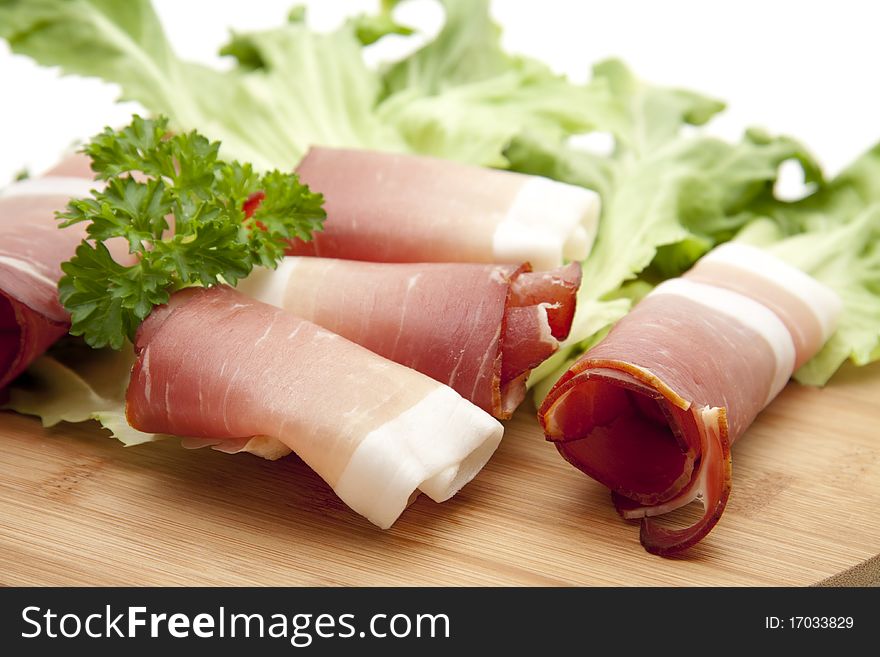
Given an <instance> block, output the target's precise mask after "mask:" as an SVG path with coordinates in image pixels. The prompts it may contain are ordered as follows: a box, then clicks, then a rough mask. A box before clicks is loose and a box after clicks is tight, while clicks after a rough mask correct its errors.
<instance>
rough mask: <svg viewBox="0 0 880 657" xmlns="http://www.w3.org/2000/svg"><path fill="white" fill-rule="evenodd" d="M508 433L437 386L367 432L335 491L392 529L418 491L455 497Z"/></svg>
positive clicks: (438, 497)
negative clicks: (393, 416) (402, 457)
mask: <svg viewBox="0 0 880 657" xmlns="http://www.w3.org/2000/svg"><path fill="white" fill-rule="evenodd" d="M438 428H439V431H438ZM503 430H504V429H503V427H502V426H501V423H500V422H498V421H497V420H495V419H494V418H493V417H492V416H490V415H489V414H488V413H485V412H484V411H481V410H480V409H479V408H477V407H476V406H474V405H473V404H471V403H470V402H468V401H467V400H465V399H464V398H462V397H461V396H460V395H459V394H458V393H457V392H455V391H454V390H452V388H449V387H447V386H444V385H442V384H437V387H436V388H435V389H434V390H433V391H432V392H430V393H429V394H428V395H427V396H426V397H424V398H423V399H422V400H421V401H420V402H418V403H417V404H415V405H414V406H412V407H410V408H409V409H408V410H406V411H404V412H403V413H401V414H400V415H398V416H397V417H396V418H393V419H391V420H389V421H387V422H386V423H385V424H383V425H381V426H380V427H378V428H376V429H374V430H373V431H371V432H370V433H369V434H367V436H366V437H365V438H364V439H363V440H362V441H361V442H360V444H359V445H358V446H357V448H356V449H355V451H354V454H353V455H352V457H351V459H350V460H349V462H348V465H347V466H346V467H345V469H344V470H343V472H342V474H341V475H340V477H339V480H338V481H337V482H336V486H335V487H334V490H335V491H336V494H337V495H339V497H340V498H342V500H343V501H344V502H345V503H346V504H348V505H349V506H350V507H351V508H353V509H354V510H355V511H357V512H358V513H360V514H362V515H363V516H365V517H366V518H367V519H369V520H370V521H371V522H373V523H375V524H376V525H378V526H379V527H382V528H383V529H387V528H388V527H390V526H391V525H392V524H393V523H394V521H395V520H396V519H397V517H398V516H399V515H400V514H401V513H402V512H403V510H404V509H405V508H406V506H407V504H408V502H409V499H410V497H411V495H412V494H413V492H414V491H416V490H417V489H418V490H421V491H422V492H424V493H425V494H426V495H428V497H430V498H431V499H432V500H434V501H435V502H444V501H446V500H448V499H449V498H450V497H452V496H453V495H455V493H457V492H458V491H459V490H460V489H461V487H462V486H464V485H465V484H466V483H467V482H469V481H470V480H471V479H473V477H474V476H475V475H476V474H477V473H478V472H479V471H480V470H481V469H482V468H483V466H484V465H485V464H486V462H487V461H488V460H489V457H491V456H492V454H493V453H494V452H495V449H496V448H497V447H498V445H499V443H500V442H501V435H502V433H503ZM438 434H439V435H438ZM294 451H296V452H297V453H298V454H299V455H300V456H301V457H302V458H303V460H305V461H306V462H308V459H307V458H306V456H304V455H303V454H302V453H300V451H299V450H294ZM389 454H394V455H402V456H404V459H403V460H402V461H400V460H399V459H395V458H389ZM377 482H381V490H378V491H377Z"/></svg>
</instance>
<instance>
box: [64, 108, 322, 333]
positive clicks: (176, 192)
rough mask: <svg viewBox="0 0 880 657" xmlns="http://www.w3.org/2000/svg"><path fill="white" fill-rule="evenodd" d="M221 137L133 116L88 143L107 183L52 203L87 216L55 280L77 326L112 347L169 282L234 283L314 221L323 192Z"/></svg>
mask: <svg viewBox="0 0 880 657" xmlns="http://www.w3.org/2000/svg"><path fill="white" fill-rule="evenodd" d="M219 147H220V144H219V142H211V141H208V139H206V138H205V137H203V136H202V135H200V134H198V133H197V132H189V133H185V134H171V133H170V132H169V131H168V119H167V118H165V117H160V118H158V119H144V118H141V117H140V116H137V115H136V116H134V117H133V119H132V122H131V124H130V125H129V126H127V127H125V128H123V129H122V130H117V131H114V130H111V129H110V128H105V129H104V132H102V133H101V134H99V135H97V136H96V137H95V138H94V139H92V141H91V142H90V143H89V144H88V145H87V146H86V147H85V148H84V149H83V152H85V153H86V154H87V155H88V156H89V157H91V159H92V169H93V170H94V171H95V172H96V174H97V177H98V178H99V179H100V180H104V181H106V186H105V187H104V189H103V190H93V191H92V195H91V197H89V198H84V199H77V200H73V201H70V203H68V205H67V209H66V210H65V211H63V212H59V213H57V216H58V218H59V219H61V220H63V221H62V223H61V227H62V228H63V227H66V226H71V225H73V224H77V223H80V222H86V223H87V224H88V225H87V227H86V232H87V233H88V238H89V239H88V240H83V241H82V243H81V244H80V245H79V247H77V249H76V254H75V255H74V257H73V258H71V259H70V260H68V261H67V262H65V263H63V264H62V265H61V269H62V270H63V271H64V274H65V275H64V276H63V277H62V278H61V280H60V282H59V284H58V288H59V291H60V298H61V303H62V304H63V305H64V307H65V308H67V310H68V311H69V312H70V315H71V331H70V332H71V333H72V334H73V335H82V336H83V337H84V338H85V340H86V342H87V343H88V344H89V345H91V346H92V347H104V346H106V345H110V346H111V347H113V348H114V349H119V348H121V347H122V345H123V343H124V342H125V340H126V339H128V340H130V341H133V340H134V334H135V331H136V330H137V327H138V326H139V325H140V323H141V322H142V321H143V320H144V319H145V318H146V317H147V315H149V314H150V312H151V311H152V309H153V307H154V306H157V305H160V304H163V303H166V302H167V301H168V299H169V297H170V295H171V294H172V293H173V292H174V291H176V290H178V289H180V288H183V287H188V286H192V285H204V286H210V285H216V284H217V283H219V282H221V281H222V282H226V283H229V284H230V285H235V284H236V283H237V282H238V281H239V280H240V279H241V278H243V277H245V276H247V275H248V274H249V273H250V271H251V269H253V267H254V266H255V265H262V266H264V267H273V268H274V267H275V266H277V264H278V261H279V260H280V259H281V257H282V256H283V255H284V250H285V248H286V247H287V244H288V241H289V240H290V239H292V238H299V239H302V240H309V239H311V237H312V232H313V231H317V230H320V229H321V227H322V225H323V221H324V218H325V216H326V215H325V213H324V210H323V208H322V204H323V201H324V198H323V196H322V195H321V194H317V193H313V192H311V191H310V190H309V188H308V187H307V186H306V185H304V184H302V183H300V182H299V180H298V179H297V176H296V175H295V174H292V173H281V172H280V171H270V172H268V173H264V174H260V173H257V172H255V171H254V170H253V167H252V166H251V165H250V164H240V163H239V162H224V161H223V160H220V159H219V158H218V150H219ZM132 174H134V175H132ZM169 217H172V218H173V221H172V222H169V221H168V218H169ZM112 238H124V239H125V240H127V242H128V248H129V252H130V253H132V254H134V255H135V256H136V260H137V262H136V263H135V264H133V265H130V266H125V265H122V264H120V263H118V262H116V261H115V260H114V259H113V257H112V256H111V254H110V251H109V250H108V249H107V246H106V245H105V244H104V242H105V241H107V240H109V239H112Z"/></svg>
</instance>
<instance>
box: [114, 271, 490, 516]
mask: <svg viewBox="0 0 880 657" xmlns="http://www.w3.org/2000/svg"><path fill="white" fill-rule="evenodd" d="M135 352H136V361H135V365H134V367H133V368H132V373H131V382H130V384H129V388H128V392H127V396H126V416H127V418H128V421H129V423H130V424H131V426H132V427H134V428H136V429H140V430H141V431H146V432H149V433H170V434H176V435H179V436H192V437H194V438H205V439H207V442H212V443H220V445H218V446H219V447H220V448H221V449H223V450H224V451H230V452H235V451H241V450H242V449H247V450H248V451H260V452H263V453H265V452H266V451H269V452H271V453H272V454H273V455H274V456H276V457H277V456H279V455H281V454H282V453H284V452H286V451H288V450H292V451H294V452H296V454H298V455H299V456H300V457H301V458H302V459H303V461H305V462H306V463H307V464H308V465H309V466H310V467H311V468H312V469H313V470H315V472H317V473H318V474H319V475H320V476H321V477H322V478H323V479H324V480H325V481H326V482H327V483H328V484H329V485H330V486H331V487H332V488H333V490H334V491H336V493H337V494H338V495H339V497H340V498H342V500H343V501H344V502H345V503H346V504H348V505H349V506H350V507H351V508H352V509H354V510H355V511H357V512H358V513H360V514H362V515H364V516H366V517H367V518H368V519H369V520H370V521H371V522H373V523H375V524H377V525H379V526H380V527H382V528H387V527H389V526H391V524H392V523H393V522H394V521H395V520H396V519H397V517H398V516H399V515H400V514H401V512H403V510H404V508H406V505H407V503H408V501H409V500H410V499H411V497H412V496H413V495H414V493H415V492H416V491H418V490H421V491H422V492H424V493H425V494H427V495H428V496H429V497H431V498H432V499H433V500H435V501H437V502H442V501H444V500H447V499H449V498H450V497H452V495H454V494H455V493H456V492H457V491H458V490H459V489H460V488H461V487H462V486H463V485H464V484H466V483H467V482H468V481H470V480H471V478H473V477H474V475H476V473H477V472H478V471H479V470H480V469H481V468H482V467H483V465H484V464H485V463H486V461H487V460H488V459H489V457H490V456H491V455H492V453H493V452H494V451H495V448H496V447H497V446H498V443H499V441H500V440H501V433H502V427H501V425H500V423H498V422H497V421H496V420H494V419H493V418H492V417H490V416H489V415H487V414H486V413H484V412H483V411H481V410H480V409H478V408H477V407H476V406H474V405H473V404H471V403H470V402H468V401H466V400H464V399H462V398H461V396H459V395H458V394H457V393H456V392H455V391H453V390H451V389H450V388H448V387H447V386H444V385H441V384H439V383H437V382H436V381H433V380H432V379H430V378H428V377H427V376H424V375H423V374H419V373H418V372H416V371H414V370H411V369H408V368H405V367H402V366H400V365H398V364H396V363H393V362H391V361H389V360H386V359H384V358H382V357H380V356H377V355H376V354H374V353H372V352H370V351H368V350H366V349H364V348H363V347H360V346H358V345H356V344H354V343H352V342H349V341H348V340H346V339H345V338H342V337H340V336H338V335H336V334H334V333H331V332H330V331H327V330H325V329H323V328H320V327H318V326H316V325H315V324H312V323H310V322H307V321H305V320H302V319H299V318H297V317H295V316H294V315H292V314H290V313H287V312H284V311H282V310H279V309H277V308H273V307H272V306H269V305H266V304H264V303H260V302H259V301H255V300H253V299H249V298H247V297H245V296H243V295H242V294H240V293H238V292H237V291H235V290H233V289H231V288H229V287H223V286H220V287H214V288H210V289H204V288H192V289H189V290H185V291H181V292H178V293H177V294H175V295H174V296H173V297H172V299H171V302H170V303H169V304H168V305H166V306H162V307H159V308H157V309H155V310H154V311H153V312H152V314H151V315H150V316H149V317H148V318H147V319H146V321H145V322H144V323H143V324H142V325H141V327H140V329H139V330H138V333H137V337H136V342H135ZM194 442H195V443H198V442H199V441H198V440H196V441H194ZM203 442H204V441H203ZM255 442H256V443H257V450H254V449H253V448H254V444H253V443H255ZM190 446H196V445H194V444H190Z"/></svg>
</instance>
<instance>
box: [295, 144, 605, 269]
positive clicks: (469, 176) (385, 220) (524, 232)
mask: <svg viewBox="0 0 880 657" xmlns="http://www.w3.org/2000/svg"><path fill="white" fill-rule="evenodd" d="M297 174H298V175H299V176H300V178H301V179H302V180H303V182H305V183H306V184H307V185H308V186H309V187H310V188H311V189H313V190H315V191H318V192H321V193H323V194H324V199H325V204H324V207H325V209H326V210H327V220H326V222H325V224H324V230H323V231H322V232H320V233H316V234H315V237H314V239H313V240H312V241H310V242H300V241H297V242H295V243H294V244H293V246H292V248H291V251H290V253H291V254H293V255H313V256H322V257H329V258H346V259H350V260H368V261H373V262H482V263H508V264H518V263H520V262H526V261H528V262H531V264H532V266H533V267H534V268H535V270H536V271H542V270H547V269H554V268H556V267H560V266H562V264H563V263H564V262H565V261H567V260H570V261H580V260H583V259H584V258H586V256H587V255H588V254H589V252H590V249H591V247H592V244H593V240H594V238H595V236H596V229H597V225H598V218H599V205H600V203H599V196H598V195H597V194H596V193H595V192H593V191H591V190H587V189H584V188H583V187H578V186H575V185H567V184H564V183H560V182H556V181H553V180H549V179H547V178H542V177H539V176H529V175H524V174H519V173H512V172H509V171H498V170H495V169H485V168H481V167H476V166H471V165H464V164H459V163H455V162H450V161H447V160H440V159H435V158H429V157H419V156H415V155H402V154H398V153H382V152H378V151H366V150H351V149H336V148H318V147H313V148H311V149H310V150H309V152H308V153H307V154H306V156H305V158H304V159H303V160H302V162H301V163H300V165H299V167H297Z"/></svg>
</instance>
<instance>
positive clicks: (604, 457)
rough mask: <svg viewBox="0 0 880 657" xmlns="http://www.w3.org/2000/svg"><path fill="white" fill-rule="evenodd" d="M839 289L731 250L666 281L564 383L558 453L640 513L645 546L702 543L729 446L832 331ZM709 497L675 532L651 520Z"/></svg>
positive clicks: (547, 426)
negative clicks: (689, 522) (698, 514)
mask: <svg viewBox="0 0 880 657" xmlns="http://www.w3.org/2000/svg"><path fill="white" fill-rule="evenodd" d="M840 311H841V301H840V299H839V298H838V297H837V295H836V294H835V293H834V292H833V291H832V290H830V289H829V288H827V287H825V286H824V285H822V284H821V283H819V282H817V281H816V280H814V279H812V278H811V277H809V276H808V275H806V274H804V273H803V272H801V271H800V270H798V269H795V268H793V267H791V266H789V265H788V264H786V263H784V262H782V261H781V260H778V259H777V258H775V257H774V256H771V255H769V254H767V253H765V252H763V251H761V250H759V249H756V248H754V247H750V246H744V245H740V244H735V243H731V244H727V245H724V246H721V247H719V248H717V249H715V250H714V251H712V252H711V253H710V254H708V255H707V256H705V257H704V258H703V259H701V260H700V261H699V262H698V263H697V264H696V265H695V266H694V268H693V269H691V270H690V271H689V272H688V273H687V274H685V275H684V276H683V277H682V278H678V279H672V280H669V281H666V282H665V283H663V284H661V285H659V286H658V287H657V288H656V289H655V290H654V291H653V292H651V293H650V294H649V295H648V296H647V297H645V299H644V300H643V301H642V302H641V303H639V304H638V306H636V308H635V309H634V310H633V311H632V312H631V313H630V314H629V315H627V316H626V317H624V319H622V320H621V321H620V322H619V323H618V324H617V325H616V326H615V327H614V329H613V330H612V331H611V333H610V334H609V335H608V337H607V338H605V340H603V341H602V342H600V343H599V344H598V345H596V346H595V347H594V348H592V349H591V350H589V351H588V352H587V353H586V354H584V356H583V357H582V358H581V359H580V360H578V361H577V362H576V363H575V364H574V365H573V366H572V367H571V368H570V369H569V370H568V371H567V372H566V373H565V374H564V375H563V376H562V378H560V379H559V381H558V382H557V383H556V384H555V386H554V387H553V389H552V390H551V391H550V393H549V394H548V395H547V397H546V399H545V400H544V403H543V404H542V405H541V409H540V410H539V412H538V419H539V420H540V422H541V424H542V426H543V428H544V432H545V434H546V436H547V439H548V440H551V441H553V442H554V443H555V444H556V447H557V448H558V449H559V452H560V453H561V454H562V456H563V457H564V458H565V459H566V460H568V461H569V462H570V463H572V464H573V465H575V466H576V467H578V468H580V469H581V470H582V471H584V472H585V473H587V474H588V475H590V476H591V477H594V478H595V479H597V480H598V481H600V482H601V483H603V484H605V485H606V486H608V487H609V488H610V489H611V490H612V493H613V498H614V502H615V505H616V506H617V509H618V511H619V512H620V513H621V514H622V515H623V516H624V517H626V518H642V519H643V520H642V525H641V542H642V544H643V545H644V546H645V548H646V549H647V550H648V551H649V552H653V553H656V554H671V553H675V552H678V551H681V550H683V549H685V548H688V547H690V546H692V545H693V544H695V543H696V542H698V541H699V540H700V539H702V538H703V537H704V536H705V535H706V534H707V533H708V532H709V531H710V530H711V529H712V527H713V526H714V525H715V523H716V522H717V521H718V519H719V517H720V516H721V514H722V512H723V510H724V507H725V504H726V502H727V497H728V495H729V492H730V485H731V461H730V445H731V444H732V443H733V442H734V441H736V440H737V439H738V438H739V437H740V436H742V435H743V433H745V431H746V429H747V428H748V427H749V425H750V424H751V423H752V421H753V420H754V419H755V417H756V416H757V414H758V413H759V412H760V411H761V409H763V408H764V407H765V406H766V405H767V404H769V403H770V401H772V400H773V398H774V397H776V395H777V394H778V393H779V392H780V390H782V388H783V387H784V386H785V384H786V382H787V381H788V379H789V378H790V377H791V374H792V373H793V372H794V370H795V368H796V367H798V366H799V365H800V364H802V363H804V362H806V361H807V360H809V359H810V358H811V357H812V356H813V355H814V354H815V353H816V352H817V351H818V350H819V349H820V348H821V347H822V345H823V344H824V343H825V341H826V340H827V339H828V338H829V337H830V336H831V334H832V333H833V332H834V329H835V325H836V321H837V318H838V316H839V314H840ZM693 501H699V502H700V503H701V504H702V506H703V509H704V512H703V515H702V517H701V518H700V519H699V520H698V521H696V522H695V523H694V524H692V525H691V526H689V527H687V528H684V529H670V528H667V527H664V526H662V525H660V524H659V523H658V522H657V521H655V520H651V519H650V517H651V516H656V515H660V514H664V513H667V512H669V511H673V510H675V509H678V508H680V507H683V506H685V505H687V504H689V503H690V502H693Z"/></svg>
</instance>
